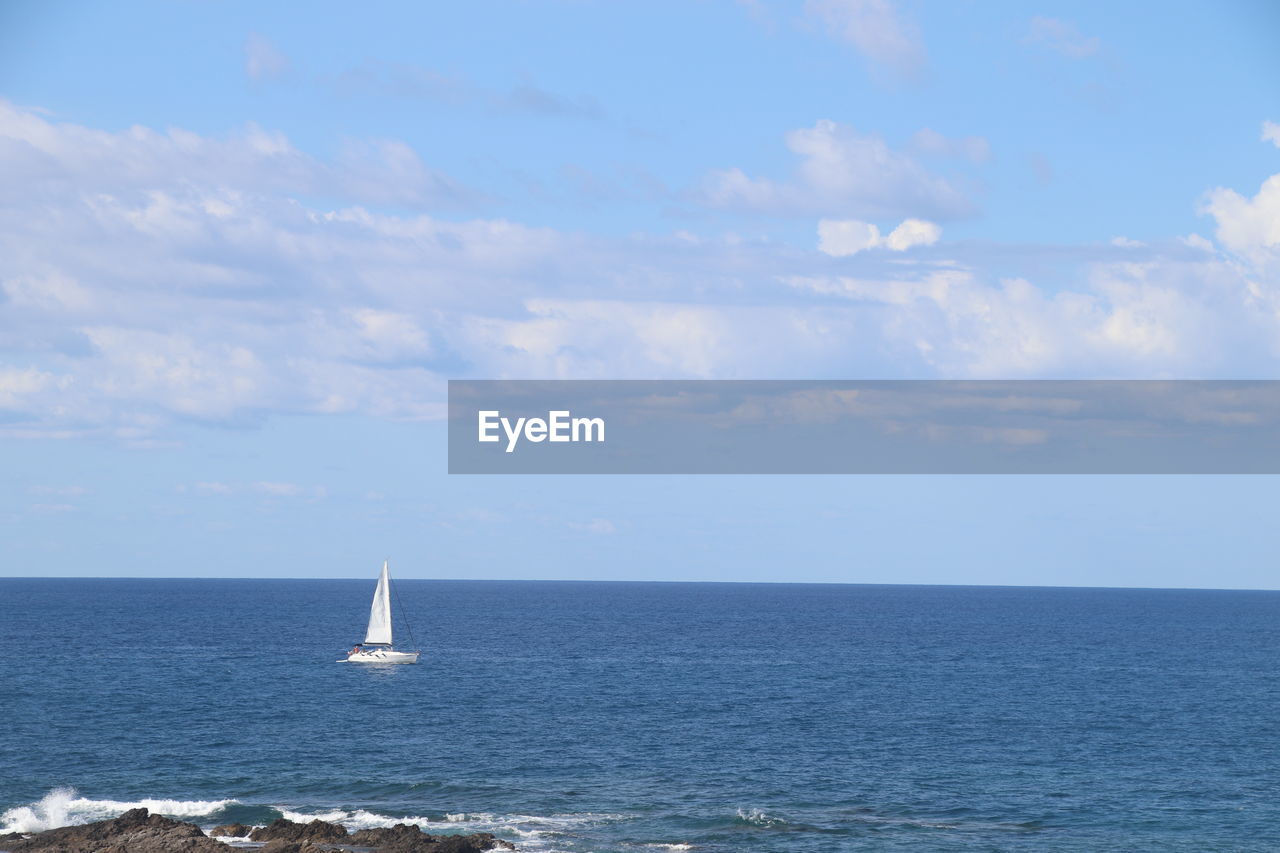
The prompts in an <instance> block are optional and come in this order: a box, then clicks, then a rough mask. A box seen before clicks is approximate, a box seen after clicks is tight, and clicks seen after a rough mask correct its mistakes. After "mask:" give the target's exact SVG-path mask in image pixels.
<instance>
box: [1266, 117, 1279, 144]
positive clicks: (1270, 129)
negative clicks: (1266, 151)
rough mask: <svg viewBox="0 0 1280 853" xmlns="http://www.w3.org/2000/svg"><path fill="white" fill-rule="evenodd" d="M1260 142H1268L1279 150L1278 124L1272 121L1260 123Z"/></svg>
mask: <svg viewBox="0 0 1280 853" xmlns="http://www.w3.org/2000/svg"><path fill="white" fill-rule="evenodd" d="M1262 141H1263V142H1270V143H1271V144H1272V145H1274V146H1275V147H1277V148H1280V124H1276V123H1275V122H1274V121H1264V122H1263V123H1262Z"/></svg>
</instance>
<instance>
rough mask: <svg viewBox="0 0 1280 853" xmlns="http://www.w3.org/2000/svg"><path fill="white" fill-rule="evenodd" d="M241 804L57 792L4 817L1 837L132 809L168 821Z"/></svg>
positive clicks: (0, 822)
mask: <svg viewBox="0 0 1280 853" xmlns="http://www.w3.org/2000/svg"><path fill="white" fill-rule="evenodd" d="M236 802H238V801H237V800H136V801H133V802H122V801H120V800H90V799H87V798H85V797H81V796H80V795H79V794H78V793H77V792H76V790H75V788H54V789H53V790H52V791H50V792H49V793H47V794H45V795H44V796H43V797H41V798H40V800H39V801H37V802H34V803H31V804H30V805H26V806H17V807H16V808H12V809H9V810H8V811H6V812H5V813H4V814H0V833H9V832H21V833H30V832H43V831H44V830H46V829H55V828H57V827H59V826H72V825H75V824H80V823H89V822H90V821H95V820H107V819H108V818H113V817H119V816H120V815H122V814H124V813H125V812H127V811H128V810H129V809H137V808H145V809H147V810H148V811H150V812H153V813H155V814H162V815H165V816H166V817H174V818H189V817H203V816H205V815H210V814H213V813H214V812H216V811H219V810H220V809H225V808H226V807H227V806H229V805H232V804H234V803H236Z"/></svg>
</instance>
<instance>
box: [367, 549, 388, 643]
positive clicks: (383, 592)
mask: <svg viewBox="0 0 1280 853" xmlns="http://www.w3.org/2000/svg"><path fill="white" fill-rule="evenodd" d="M390 586H391V581H390V579H389V577H388V575H387V562H386V561H385V560H384V561H383V563H382V574H380V575H379V576H378V587H377V589H375V590H374V591H373V604H372V605H371V606H370V608H369V628H368V630H367V631H365V632H364V642H365V645H370V646H389V645H391V590H390Z"/></svg>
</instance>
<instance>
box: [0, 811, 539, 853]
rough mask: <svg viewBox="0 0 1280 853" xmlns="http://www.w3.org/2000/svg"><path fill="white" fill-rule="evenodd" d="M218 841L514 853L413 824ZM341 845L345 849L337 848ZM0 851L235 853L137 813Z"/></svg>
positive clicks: (236, 832)
mask: <svg viewBox="0 0 1280 853" xmlns="http://www.w3.org/2000/svg"><path fill="white" fill-rule="evenodd" d="M214 834H215V835H228V836H236V837H244V836H245V835H246V834H248V835H249V837H250V838H251V839H253V840H254V841H263V842H266V843H265V844H264V845H263V846H262V847H260V848H258V850H257V851H255V853H335V851H336V850H346V849H347V848H348V845H349V846H354V847H361V848H372V849H374V850H375V851H376V852H377V853H484V851H487V850H514V849H515V846H514V845H513V844H510V843H509V842H506V841H503V840H502V839H500V838H496V837H494V836H493V835H491V834H490V833H488V832H476V833H473V834H471V835H429V834H427V833H425V832H423V831H422V830H420V829H419V828H418V827H416V826H413V825H411V824H405V823H401V824H396V825H395V826H393V827H391V828H390V829H363V830H360V831H359V832H355V833H352V834H350V835H348V834H347V830H346V829H345V828H344V827H342V826H339V825H338V824H335V823H327V822H325V821H323V820H313V821H311V823H294V822H293V821H291V820H285V819H284V818H280V819H279V820H276V821H274V822H273V823H272V824H271V825H270V826H262V827H258V828H257V829H251V828H250V827H248V826H245V825H244V824H242V823H230V824H225V825H223V826H219V827H217V828H216V829H215V830H214ZM335 842H340V843H341V845H342V846H341V847H340V848H339V847H335ZM0 850H6V851H9V853H234V851H233V848H231V847H229V846H228V845H226V844H223V843H222V842H221V841H216V840H214V839H212V838H209V837H207V836H206V835H205V834H204V833H203V832H201V831H200V827H198V826H196V825H195V824H194V823H184V822H183V821H178V820H172V819H170V818H167V817H161V816H160V815H153V814H150V813H149V812H148V811H147V810H146V809H131V810H130V811H127V812H125V813H124V814H122V815H120V817H118V818H114V819H113V820H101V821H98V822H97V823H87V824H85V825H83V826H64V827H61V828H59V829H50V830H48V831H46V832H39V833H36V834H34V835H31V836H28V837H25V838H24V837H22V836H21V835H8V836H0Z"/></svg>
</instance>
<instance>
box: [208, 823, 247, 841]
mask: <svg viewBox="0 0 1280 853" xmlns="http://www.w3.org/2000/svg"><path fill="white" fill-rule="evenodd" d="M250 832H253V827H252V826H245V825H244V824H243V823H224V824H223V825H222V826H215V827H214V828H213V829H211V830H209V834H210V835H221V836H222V837H223V838H246V837H248V835H249V833H250Z"/></svg>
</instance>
